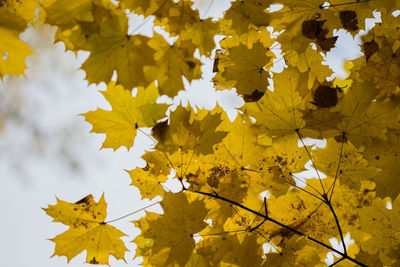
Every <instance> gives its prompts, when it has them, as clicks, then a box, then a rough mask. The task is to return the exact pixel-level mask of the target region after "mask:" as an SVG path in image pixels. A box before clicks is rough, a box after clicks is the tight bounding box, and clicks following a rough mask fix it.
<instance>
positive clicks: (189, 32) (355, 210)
mask: <svg viewBox="0 0 400 267" xmlns="http://www.w3.org/2000/svg"><path fill="white" fill-rule="evenodd" d="M271 4H277V5H275V6H274V8H271V7H270V6H271ZM192 5H193V3H192V2H191V1H189V0H178V1H173V0H120V1H119V2H118V3H116V1H112V2H111V1H110V0H80V1H77V0H74V1H71V0H43V1H41V2H40V3H39V0H23V1H18V0H8V1H6V0H0V35H1V36H3V37H2V38H1V39H0V76H1V77H3V76H4V75H6V74H15V75H17V74H22V73H23V71H24V68H25V57H26V56H28V55H30V54H31V53H32V51H30V49H29V46H28V45H27V44H25V43H24V42H23V41H21V40H20V39H19V34H20V33H21V32H23V31H24V29H25V28H26V27H27V26H28V24H37V23H42V22H44V23H48V24H50V25H54V26H56V27H57V33H56V41H61V42H63V43H64V44H65V47H66V49H67V50H71V51H73V52H75V53H77V52H78V51H81V50H84V51H89V52H90V55H89V57H88V58H87V60H86V61H85V62H84V63H83V64H82V66H81V68H82V69H83V70H84V71H85V72H86V79H87V80H88V82H89V83H96V84H97V83H101V82H104V83H106V84H108V86H107V90H105V91H101V93H102V94H103V96H104V97H105V99H106V100H107V101H108V102H109V103H110V105H111V110H103V109H100V108H99V109H97V110H95V111H89V112H87V113H85V114H83V116H84V117H85V119H86V121H87V122H88V123H90V124H91V125H93V129H92V132H95V133H101V134H105V141H104V143H103V146H102V148H112V149H114V150H116V149H118V148H120V147H126V148H127V149H130V148H131V147H132V146H133V144H134V142H135V137H136V135H137V133H138V132H145V131H144V130H145V128H152V132H151V135H148V138H152V139H154V148H152V149H150V150H148V151H146V153H145V154H144V155H143V156H142V157H143V159H144V160H145V161H146V162H147V165H146V166H145V167H144V168H135V169H133V170H130V171H128V173H129V175H130V177H131V178H132V185H133V186H136V187H137V188H139V189H140V191H141V194H142V197H143V198H149V199H153V198H154V197H156V196H161V197H162V198H163V200H162V201H161V202H160V205H161V207H162V209H163V214H156V213H151V212H148V213H147V214H146V216H145V217H143V218H141V219H140V220H138V221H135V222H134V224H135V226H136V227H138V228H139V229H140V230H141V234H140V235H139V236H137V237H136V238H135V239H134V240H133V242H134V243H135V244H136V246H137V248H136V251H135V257H142V258H143V265H144V266H324V265H325V266H326V263H325V262H324V259H325V258H326V255H327V253H328V252H331V253H332V252H333V253H334V258H335V262H334V263H333V264H332V265H331V266H333V265H337V266H399V264H400V261H399V259H400V195H399V193H400V180H399V177H400V167H399V166H400V155H399V153H400V110H399V103H400V52H398V51H399V48H400V39H399V38H400V17H399V16H396V14H395V13H393V12H394V11H396V10H398V9H400V2H399V1H397V0H384V1H383V0H364V1H363V0H357V1H353V0H330V1H325V0H312V1H310V0H308V1H306V0H302V1H295V0H275V1H263V0H244V1H240V0H236V1H233V2H232V3H231V6H230V7H229V8H228V9H227V10H226V11H225V12H224V15H223V17H222V18H220V19H219V20H213V19H211V18H208V17H207V14H203V15H202V16H200V15H199V11H198V10H196V9H194V8H193V7H192ZM210 5H211V8H212V5H213V1H210ZM38 10H39V11H40V12H39V13H38V12H37V11H38ZM374 11H375V12H380V15H381V21H382V22H381V23H378V24H376V25H375V27H374V28H373V29H372V30H370V31H369V32H368V33H365V34H364V35H363V36H362V37H361V40H362V43H361V44H360V47H361V51H362V52H363V56H361V57H359V58H357V59H355V60H354V61H353V62H347V63H346V64H345V68H346V70H347V73H348V77H347V78H345V79H337V78H336V79H333V80H332V79H330V78H329V77H330V76H331V75H332V71H331V69H330V68H329V66H327V65H326V64H323V61H324V55H326V53H327V52H329V51H330V50H331V49H333V48H334V47H335V45H336V41H337V38H338V37H337V36H334V30H335V29H344V30H346V31H348V32H349V33H350V34H352V35H353V36H356V35H357V34H358V33H359V32H360V30H363V29H365V20H366V19H367V18H373V12H374ZM131 13H134V14H137V15H141V16H144V17H146V18H149V19H152V20H154V25H155V26H160V27H161V29H162V30H160V29H159V30H157V32H154V33H153V35H152V37H147V36H144V35H140V34H137V33H135V31H134V32H128V16H129V15H130V14H131ZM37 14H39V15H37ZM160 32H161V33H160ZM278 33H279V34H278ZM217 35H218V36H222V37H221V38H220V40H221V41H220V42H219V43H217V44H216V43H215V42H214V40H216V39H215V38H214V37H216V36H217ZM218 40H219V39H218ZM216 48H218V49H216ZM207 58H208V59H213V60H214V66H213V71H214V72H215V76H214V77H213V80H212V81H213V82H214V87H215V88H216V89H217V90H236V92H237V94H238V95H240V96H241V97H242V98H243V100H244V105H243V106H242V107H241V108H239V113H238V115H237V116H236V118H235V119H234V120H233V121H231V120H230V119H229V118H228V116H227V114H226V113H225V112H224V110H223V109H222V108H221V107H219V106H217V107H215V108H214V109H213V110H203V109H202V110H197V109H195V108H193V107H190V106H186V107H183V106H178V107H176V108H171V106H169V105H167V104H165V103H161V102H160V101H158V99H159V96H162V95H166V96H168V97H174V96H177V94H178V92H179V91H181V90H185V83H186V82H189V83H190V82H192V81H193V80H198V79H201V77H202V70H201V66H202V64H203V61H202V59H207ZM279 63H281V64H282V63H285V68H284V69H283V70H282V71H280V72H274V71H272V70H271V69H272V68H273V67H274V66H275V65H276V64H279ZM114 73H116V76H115V77H114V78H113V74H114ZM132 90H133V91H132ZM199 90H201V89H199ZM131 91H132V92H133V94H132V92H131ZM305 138H314V139H324V140H326V144H327V145H326V146H325V147H324V148H315V147H312V146H311V145H307V143H306V142H305ZM307 162H309V164H310V165H311V166H312V167H313V168H315V169H317V170H319V172H314V177H313V178H312V179H311V178H310V179H306V180H304V179H303V178H301V177H299V175H298V173H301V172H303V171H305V170H306V167H305V165H306V163H307ZM322 173H323V174H325V175H326V178H325V176H322ZM167 176H168V177H169V178H168V177H167ZM168 179H176V180H178V181H179V182H180V184H181V187H180V192H178V193H172V192H168V189H167V188H166V187H163V183H164V182H166V181H167V180H168ZM260 194H261V195H260ZM261 196H267V197H261ZM106 209H107V204H106V202H105V198H104V196H101V198H100V199H99V200H98V201H97V202H96V201H95V200H94V197H93V196H92V195H88V196H86V197H85V198H83V199H82V200H79V201H77V202H74V203H70V202H65V201H62V200H59V199H58V200H57V203H56V204H55V205H49V207H48V208H46V209H45V211H46V213H47V214H48V215H49V216H51V217H53V218H54V221H55V222H61V223H63V224H65V225H67V226H69V229H68V230H67V231H65V232H64V233H61V234H60V235H57V236H56V237H54V238H53V239H51V240H52V241H53V242H55V252H54V255H58V256H66V257H67V260H68V261H69V260H71V259H72V258H73V257H75V256H76V255H78V254H79V253H81V252H82V251H84V250H86V251H87V258H86V261H87V262H88V263H92V264H108V262H109V256H110V255H112V256H114V257H115V258H116V259H122V260H124V259H125V256H124V254H125V252H126V251H127V248H126V247H125V244H124V242H123V241H122V240H121V239H120V237H121V236H123V235H124V233H122V232H121V231H120V230H118V229H117V228H116V227H114V226H112V225H111V224H112V223H113V222H114V221H115V220H110V219H109V218H107V214H106ZM126 209H127V213H128V212H129V210H130V209H129V203H127V206H126ZM200 237H201V238H200ZM331 238H336V243H339V246H337V247H335V246H334V245H333V243H334V242H333V241H332V239H331ZM350 238H351V242H350V241H349V240H350ZM330 239H331V241H330ZM346 240H347V241H346ZM345 241H346V242H345ZM265 244H268V246H269V248H270V250H269V251H264V250H263V246H265Z"/></svg>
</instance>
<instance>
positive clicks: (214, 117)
mask: <svg viewBox="0 0 400 267" xmlns="http://www.w3.org/2000/svg"><path fill="white" fill-rule="evenodd" d="M215 110H216V111H217V112H218V111H219V110H220V109H219V108H218V107H217V108H216V109H215ZM215 110H213V111H211V112H207V113H206V114H207V115H205V116H202V117H200V118H198V117H197V114H196V115H193V113H192V111H190V110H189V109H185V108H183V107H178V108H177V109H176V110H175V111H173V112H172V113H171V115H170V124H169V125H167V126H166V127H165V129H164V130H163V133H162V135H157V136H155V137H156V139H157V140H158V141H159V142H158V144H157V145H156V149H158V150H159V151H164V152H168V153H170V154H172V153H174V152H175V151H178V150H180V151H185V152H189V151H194V153H195V154H204V155H206V154H210V153H212V147H213V145H215V144H217V143H219V142H220V141H221V140H222V138H223V137H224V136H225V135H226V132H223V131H218V130H217V128H218V127H219V125H220V123H221V122H222V120H221V113H215ZM213 113H214V114H213Z"/></svg>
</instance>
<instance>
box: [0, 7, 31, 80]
mask: <svg viewBox="0 0 400 267" xmlns="http://www.w3.org/2000/svg"><path fill="white" fill-rule="evenodd" d="M26 24H27V22H26V21H25V20H24V19H23V18H22V17H20V16H19V15H17V14H16V13H15V12H14V11H12V9H11V8H8V7H2V8H0V36H1V38H0V78H3V77H4V75H6V74H12V75H19V74H24V70H25V68H26V64H25V58H26V57H27V56H29V55H31V54H33V52H32V51H31V49H30V48H29V45H27V44H26V43H24V42H23V41H21V40H20V39H19V37H18V36H19V34H20V33H21V32H23V31H24V30H25V28H26Z"/></svg>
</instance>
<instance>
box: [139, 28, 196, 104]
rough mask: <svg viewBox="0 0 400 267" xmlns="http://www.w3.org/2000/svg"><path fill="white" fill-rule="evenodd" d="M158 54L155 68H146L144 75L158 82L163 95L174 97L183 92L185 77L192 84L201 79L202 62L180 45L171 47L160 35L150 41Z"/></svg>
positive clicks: (150, 44) (155, 57) (155, 58)
mask: <svg viewBox="0 0 400 267" xmlns="http://www.w3.org/2000/svg"><path fill="white" fill-rule="evenodd" d="M149 46H150V47H152V48H153V49H154V50H155V51H156V52H155V54H154V60H155V61H156V64H155V65H154V66H145V67H144V73H145V75H146V78H147V79H148V80H150V81H153V80H157V82H158V87H159V88H160V92H161V94H166V95H168V96H170V97H174V96H175V95H176V94H177V93H178V91H180V90H183V89H184V86H183V80H182V78H183V76H184V77H185V78H186V79H187V80H188V81H189V82H191V81H192V80H193V79H199V78H200V77H201V71H200V61H199V60H198V59H196V58H194V57H193V53H192V54H189V53H188V52H187V51H186V50H185V49H183V48H181V47H179V46H178V45H170V44H169V43H168V42H167V41H166V40H165V39H164V37H162V36H161V35H159V34H155V36H154V37H153V38H152V39H151V40H150V41H149Z"/></svg>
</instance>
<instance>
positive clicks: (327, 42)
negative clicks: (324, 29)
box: [317, 34, 338, 52]
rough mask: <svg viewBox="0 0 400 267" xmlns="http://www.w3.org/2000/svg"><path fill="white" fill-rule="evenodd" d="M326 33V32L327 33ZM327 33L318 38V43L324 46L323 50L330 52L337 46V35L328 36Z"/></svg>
mask: <svg viewBox="0 0 400 267" xmlns="http://www.w3.org/2000/svg"><path fill="white" fill-rule="evenodd" d="M325 35H326V34H325ZM325 35H324V36H323V37H321V38H318V39H317V43H318V44H319V46H320V47H321V48H322V50H324V51H326V52H329V51H330V50H331V49H332V48H334V47H335V44H336V40H337V38H338V37H337V36H334V37H329V38H326V37H325Z"/></svg>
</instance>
